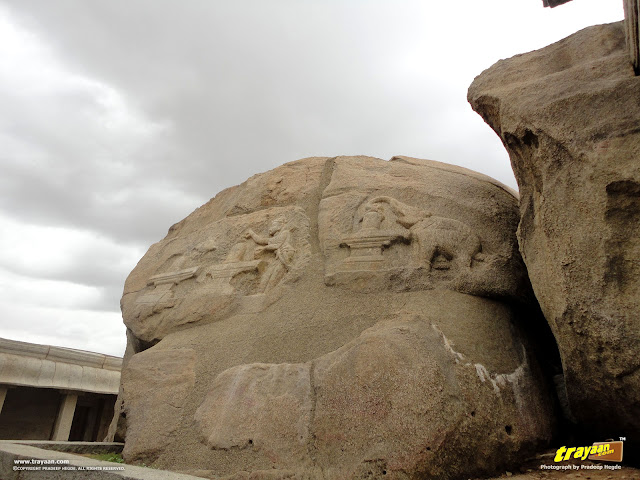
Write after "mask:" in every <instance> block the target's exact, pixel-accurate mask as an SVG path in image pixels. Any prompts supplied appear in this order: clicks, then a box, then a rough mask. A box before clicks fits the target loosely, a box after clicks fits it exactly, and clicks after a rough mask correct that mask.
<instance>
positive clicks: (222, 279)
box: [205, 260, 262, 295]
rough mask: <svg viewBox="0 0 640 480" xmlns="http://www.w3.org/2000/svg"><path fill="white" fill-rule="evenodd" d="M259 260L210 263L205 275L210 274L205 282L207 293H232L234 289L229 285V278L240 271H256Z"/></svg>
mask: <svg viewBox="0 0 640 480" xmlns="http://www.w3.org/2000/svg"><path fill="white" fill-rule="evenodd" d="M261 262H262V261H261V260H251V261H248V262H232V263H221V264H218V265H211V266H210V267H209V268H208V269H207V275H206V276H205V277H209V276H211V280H209V281H208V283H207V293H208V294H210V295H232V294H234V293H235V289H234V288H233V286H232V285H231V279H232V278H233V277H235V276H236V275H238V274H240V273H245V272H252V271H257V270H258V266H259V265H260V263H261Z"/></svg>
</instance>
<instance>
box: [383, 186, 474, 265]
mask: <svg viewBox="0 0 640 480" xmlns="http://www.w3.org/2000/svg"><path fill="white" fill-rule="evenodd" d="M370 203H387V204H388V205H389V207H390V208H391V210H392V212H393V213H394V214H395V215H396V222H397V223H398V224H400V225H402V226H403V227H405V228H407V229H409V231H410V232H411V235H410V239H411V243H412V245H413V248H414V252H415V258H416V260H417V262H418V264H419V265H424V266H426V267H427V268H428V269H430V268H431V265H432V264H433V262H434V260H436V259H437V258H441V259H443V260H444V259H446V260H445V261H450V262H451V263H452V265H457V266H458V267H466V268H470V267H471V265H472V262H473V259H474V258H475V259H476V260H482V255H481V254H480V251H481V250H482V245H481V243H480V239H479V238H478V236H477V235H476V234H475V233H474V232H473V231H472V230H471V228H470V227H469V225H467V224H466V223H463V222H460V221H458V220H454V219H452V218H446V217H438V216H435V215H432V214H431V213H428V212H425V211H424V210H421V209H418V208H416V207H412V206H410V205H406V204H404V203H402V202H400V201H398V200H396V199H394V198H391V197H385V196H380V197H376V198H373V199H372V200H371V201H370Z"/></svg>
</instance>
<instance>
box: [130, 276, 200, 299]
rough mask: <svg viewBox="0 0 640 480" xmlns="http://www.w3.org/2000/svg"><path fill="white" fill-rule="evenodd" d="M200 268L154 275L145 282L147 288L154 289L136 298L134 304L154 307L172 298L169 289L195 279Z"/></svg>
mask: <svg viewBox="0 0 640 480" xmlns="http://www.w3.org/2000/svg"><path fill="white" fill-rule="evenodd" d="M199 268H200V267H191V268H185V269H184V270H178V271H175V272H168V273H161V274H159V275H154V276H153V277H151V278H150V279H149V281H148V282H147V285H148V286H152V287H154V288H153V290H150V291H149V292H147V293H145V294H144V295H142V296H141V297H140V298H138V300H137V302H136V303H146V304H150V305H155V304H157V303H160V301H167V300H169V299H170V298H172V297H173V293H172V292H171V289H172V288H173V286H174V285H177V284H178V283H180V282H182V281H183V280H187V279H189V278H192V277H195V276H196V274H197V273H198V269H199Z"/></svg>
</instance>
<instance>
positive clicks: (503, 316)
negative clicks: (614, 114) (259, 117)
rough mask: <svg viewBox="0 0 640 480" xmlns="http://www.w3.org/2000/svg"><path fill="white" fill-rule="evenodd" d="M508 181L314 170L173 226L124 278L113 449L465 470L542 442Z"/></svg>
mask: <svg viewBox="0 0 640 480" xmlns="http://www.w3.org/2000/svg"><path fill="white" fill-rule="evenodd" d="M517 221H518V203H517V199H516V197H515V196H514V193H513V192H511V191H510V190H509V189H508V188H507V187H505V186H503V185H501V184H499V183H498V182H496V181H495V180H492V179H490V178H488V177H485V176H483V175H480V174H477V173H475V172H471V171H469V170H466V169H462V168H458V167H453V166H449V165H445V164H441V163H438V162H431V161H426V160H416V159H412V158H406V157H394V158H393V159H392V160H391V161H383V160H379V159H374V158H369V157H338V158H331V159H327V158H310V159H304V160H299V161H297V162H292V163H289V164H286V165H283V166H282V167H279V168H276V169H274V170H272V171H269V172H266V173H263V174H260V175H256V176H254V177H252V178H251V179H249V180H248V181H247V182H245V183H243V184H242V185H239V186H237V187H233V188H230V189H228V190H225V191H223V192H221V193H220V194H218V195H217V196H216V197H215V198H214V199H212V200H211V201H210V202H209V203H207V204H206V205H204V206H202V207H200V208H199V209H197V210H196V211H195V212H193V213H192V214H191V215H190V216H188V217H187V218H186V219H184V220H183V221H181V222H180V223H178V224H177V225H174V226H173V227H171V229H170V231H169V234H168V235H167V237H166V238H165V239H164V240H162V241H161V242H159V243H157V244H155V245H153V246H152V247H151V248H150V249H149V251H148V252H147V254H146V255H145V256H144V257H143V258H142V259H141V260H140V262H139V264H138V265H137V267H136V268H135V270H134V271H133V272H132V273H131V275H130V276H129V278H128V279H127V283H126V285H125V293H124V296H123V299H122V310H123V316H124V319H125V323H126V324H127V327H128V329H129V335H130V344H129V347H130V350H129V351H130V352H131V353H132V355H130V356H128V358H127V359H126V364H125V366H124V368H123V374H122V395H121V397H120V398H121V399H122V402H123V403H122V408H123V411H124V414H125V415H126V424H127V433H126V440H125V449H124V456H125V458H126V459H127V460H128V461H134V462H136V461H138V462H144V463H146V464H153V465H154V466H157V467H160V468H169V469H172V470H175V471H183V472H190V473H193V474H197V475H200V476H207V477H210V478H221V477H225V478H226V477H228V478H237V479H240V478H243V479H244V478H255V479H257V478H274V479H275V478H323V479H332V478H362V477H367V478H381V477H382V476H384V477H385V478H427V477H429V476H431V477H430V478H442V479H448V478H450V479H454V478H462V477H465V478H468V476H473V475H481V474H490V473H492V472H493V473H495V472H498V471H500V470H501V469H502V468H506V467H507V466H509V465H513V464H514V463H516V462H518V461H519V460H522V459H523V458H524V457H526V456H527V455H528V454H530V453H532V452H533V451H534V450H535V449H536V448H538V447H540V446H543V445H545V444H546V443H548V441H549V439H550V437H551V435H552V429H553V417H554V409H553V401H552V397H551V396H550V395H549V392H548V389H547V384H546V382H545V380H544V379H543V378H542V375H541V371H540V368H539V366H538V363H537V360H536V358H535V355H534V350H533V348H534V345H533V344H532V343H531V342H530V341H529V338H527V335H526V334H525V333H524V331H525V330H527V329H529V328H531V329H533V330H536V329H537V328H538V327H539V326H540V325H542V326H544V327H546V325H545V324H544V319H542V318H541V316H536V315H535V311H536V310H535V304H532V303H531V300H532V298H533V296H532V292H531V290H530V285H529V283H528V279H527V276H526V270H525V268H524V265H523V263H522V260H521V258H520V255H519V253H518V249H517V242H516V237H515V228H516V225H517Z"/></svg>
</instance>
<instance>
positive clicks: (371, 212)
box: [362, 202, 385, 231]
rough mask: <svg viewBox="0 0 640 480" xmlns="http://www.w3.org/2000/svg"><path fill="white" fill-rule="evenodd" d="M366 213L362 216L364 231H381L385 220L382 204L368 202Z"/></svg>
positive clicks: (365, 208)
mask: <svg viewBox="0 0 640 480" xmlns="http://www.w3.org/2000/svg"><path fill="white" fill-rule="evenodd" d="M364 210H365V213H364V215H363V216H362V230H363V231H371V230H380V227H381V226H382V222H383V221H384V219H385V215H384V209H383V208H382V205H380V203H371V202H368V203H367V205H365V207H364Z"/></svg>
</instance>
